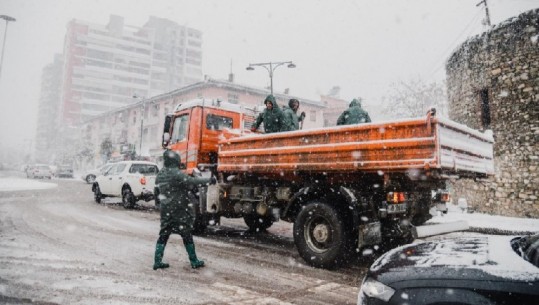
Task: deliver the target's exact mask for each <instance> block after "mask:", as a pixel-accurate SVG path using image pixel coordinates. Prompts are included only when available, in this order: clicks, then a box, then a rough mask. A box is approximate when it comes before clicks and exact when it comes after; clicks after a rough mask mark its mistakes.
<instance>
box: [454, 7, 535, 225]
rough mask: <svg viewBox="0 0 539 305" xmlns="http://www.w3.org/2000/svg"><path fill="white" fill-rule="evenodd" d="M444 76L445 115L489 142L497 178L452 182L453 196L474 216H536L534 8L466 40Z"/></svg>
mask: <svg viewBox="0 0 539 305" xmlns="http://www.w3.org/2000/svg"><path fill="white" fill-rule="evenodd" d="M446 71H447V72H446V73H447V89H448V98H449V116H450V118H451V119H453V120H455V121H457V122H459V123H463V124H465V125H468V126H470V127H472V128H475V129H479V130H486V129H491V130H492V131H493V134H494V139H495V144H494V157H495V160H494V162H495V168H496V175H495V177H492V178H491V179H488V180H487V181H466V180H461V181H457V182H456V183H454V184H453V192H454V194H453V196H454V198H466V199H467V201H468V206H471V207H472V208H473V209H475V210H476V211H481V212H485V213H491V214H499V215H507V216H520V217H534V218H537V217H539V200H538V197H539V191H538V188H539V175H538V166H539V162H538V159H539V153H538V149H539V145H538V142H539V141H538V140H539V9H535V10H532V11H528V12H525V13H523V14H521V15H519V16H518V17H515V18H513V19H510V20H507V21H506V22H504V23H502V24H499V25H497V26H495V27H494V28H493V29H491V30H490V31H489V32H486V33H483V34H482V35H479V36H476V37H474V38H471V39H469V40H468V41H466V42H465V43H464V44H463V45H462V46H460V47H459V48H458V49H457V50H456V51H455V52H454V53H453V54H452V55H451V57H450V58H449V60H448V62H447V65H446ZM487 104H488V109H487V108H486V107H482V106H484V105H487ZM486 114H489V116H490V120H489V117H488V116H486Z"/></svg>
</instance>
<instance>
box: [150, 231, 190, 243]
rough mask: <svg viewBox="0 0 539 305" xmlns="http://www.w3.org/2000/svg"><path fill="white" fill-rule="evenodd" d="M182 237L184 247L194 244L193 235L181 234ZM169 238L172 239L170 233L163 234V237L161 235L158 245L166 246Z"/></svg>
mask: <svg viewBox="0 0 539 305" xmlns="http://www.w3.org/2000/svg"><path fill="white" fill-rule="evenodd" d="M180 236H181V237H182V239H183V244H184V245H188V244H194V241H193V234H191V233H183V234H180ZM169 237H170V233H165V234H161V235H159V239H158V240H157V243H158V244H163V245H165V246H166V245H167V242H168V239H169Z"/></svg>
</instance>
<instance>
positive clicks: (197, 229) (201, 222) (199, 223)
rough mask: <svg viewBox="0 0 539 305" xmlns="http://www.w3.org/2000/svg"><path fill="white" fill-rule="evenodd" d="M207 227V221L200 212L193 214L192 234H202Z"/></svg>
mask: <svg viewBox="0 0 539 305" xmlns="http://www.w3.org/2000/svg"><path fill="white" fill-rule="evenodd" d="M207 227H208V221H207V220H206V217H204V215H202V214H200V213H196V214H195V222H194V224H193V234H195V235H196V234H202V233H204V231H206V228H207Z"/></svg>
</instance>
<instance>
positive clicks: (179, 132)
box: [170, 114, 189, 143]
mask: <svg viewBox="0 0 539 305" xmlns="http://www.w3.org/2000/svg"><path fill="white" fill-rule="evenodd" d="M188 127H189V115H188V114H184V115H181V116H179V117H176V118H175V119H174V128H173V130H172V136H171V137H170V142H171V143H176V142H179V141H182V140H184V139H186V138H187V130H188Z"/></svg>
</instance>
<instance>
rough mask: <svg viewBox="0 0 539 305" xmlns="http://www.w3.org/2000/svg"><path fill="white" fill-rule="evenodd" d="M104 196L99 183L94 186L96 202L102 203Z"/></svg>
mask: <svg viewBox="0 0 539 305" xmlns="http://www.w3.org/2000/svg"><path fill="white" fill-rule="evenodd" d="M102 198H103V194H101V189H100V188H99V185H96V186H95V187H94V200H95V202H96V203H101V199H102Z"/></svg>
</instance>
